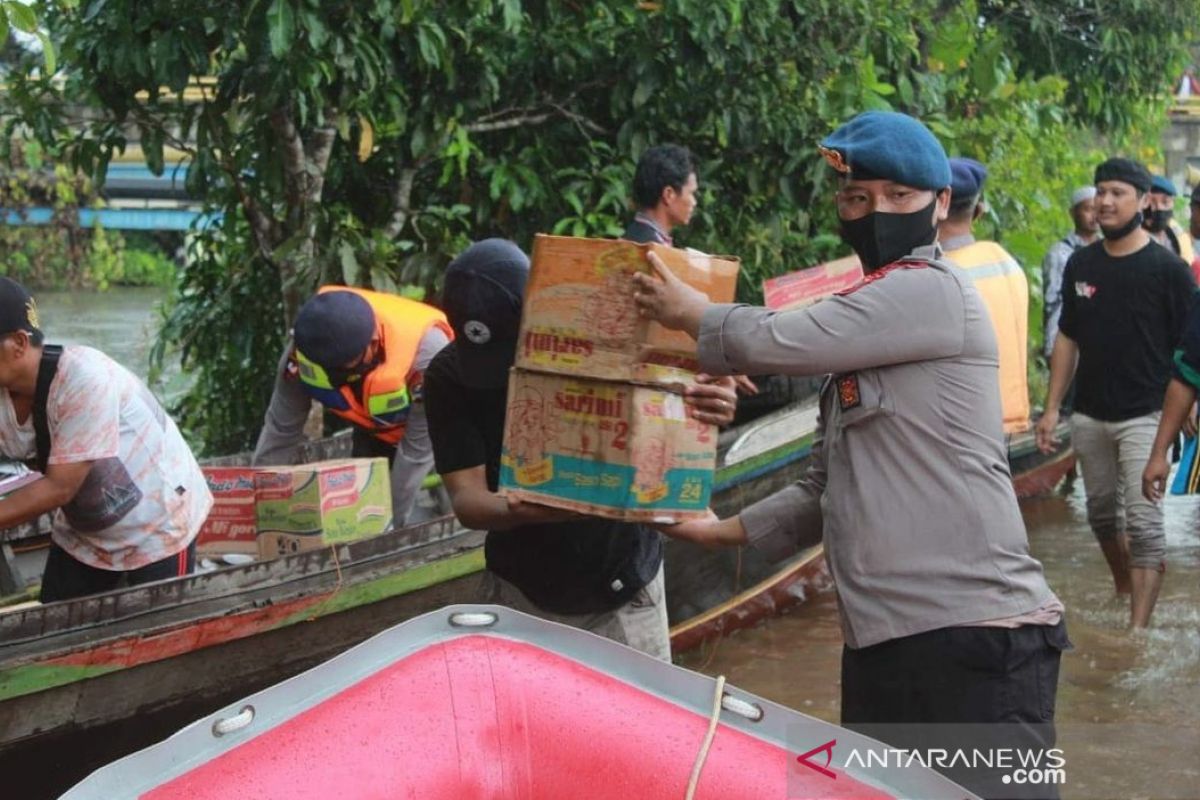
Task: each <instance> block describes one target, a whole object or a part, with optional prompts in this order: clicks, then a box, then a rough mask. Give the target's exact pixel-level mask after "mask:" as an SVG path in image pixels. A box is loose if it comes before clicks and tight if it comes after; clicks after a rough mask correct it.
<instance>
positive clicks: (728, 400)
mask: <svg viewBox="0 0 1200 800" xmlns="http://www.w3.org/2000/svg"><path fill="white" fill-rule="evenodd" d="M528 275H529V259H528V257H527V256H526V255H525V253H523V252H522V251H521V250H520V248H518V247H517V246H516V245H515V244H513V243H512V242H508V241H504V240H501V239H487V240H484V241H481V242H477V243H476V244H474V245H472V246H471V247H470V248H468V249H467V250H466V251H465V252H464V253H463V254H462V255H460V256H459V257H458V258H457V259H455V260H454V262H453V263H452V264H451V265H450V267H449V268H448V269H447V271H446V280H445V289H444V291H443V305H444V307H445V308H446V314H447V316H448V318H449V320H450V324H451V325H452V326H453V328H454V332H455V341H454V343H452V344H450V345H448V346H447V347H446V348H445V349H443V350H442V351H441V352H440V353H438V355H437V356H436V357H435V358H434V359H433V361H432V362H431V363H430V365H429V369H428V370H426V373H425V393H426V397H427V398H428V402H429V405H428V414H429V431H430V435H431V437H432V439H433V454H434V459H435V461H436V463H437V468H438V472H439V473H441V475H442V480H443V481H444V482H445V484H446V488H447V489H448V491H449V493H450V499H451V502H452V503H453V506H454V513H455V514H456V515H457V516H458V518H459V520H460V521H461V522H462V523H463V524H464V525H466V526H468V527H471V528H476V529H480V530H486V531H488V536H487V540H486V543H485V545H484V553H485V557H486V559H487V571H486V573H484V577H483V587H482V592H481V599H482V600H485V601H487V602H494V603H499V604H501V605H507V606H511V607H514V608H518V609H521V610H525V611H528V612H530V613H533V614H537V615H538V616H541V617H545V618H548V619H552V620H555V621H558V622H563V623H565V624H568V625H573V626H575V627H580V628H584V629H586V630H590V631H593V632H594V633H598V634H600V635H602V636H607V637H609V638H611V639H614V640H616V641H619V642H623V643H625V644H628V645H630V646H631V647H635V648H637V649H639V650H642V651H644V652H647V653H650V654H651V655H654V656H656V657H658V658H662V659H664V660H669V659H670V640H669V637H668V632H667V610H666V605H665V603H664V600H663V573H662V557H663V547H662V541H661V539H660V537H659V535H658V533H657V532H655V531H653V530H650V529H649V528H647V527H645V526H642V525H637V524H631V523H623V522H615V521H612V520H605V519H598V518H591V517H584V516H579V515H576V514H573V513H570V512H566V511H559V510H555V509H551V508H547V507H544V506H538V505H533V504H529V503H519V502H510V501H508V500H506V499H505V498H504V497H502V496H500V495H499V494H497V493H496V488H497V485H498V483H499V474H500V453H501V448H502V444H503V435H504V421H505V409H506V405H507V398H508V378H509V372H508V371H509V368H510V367H511V366H512V365H513V362H514V361H515V359H516V351H517V334H518V329H519V327H520V323H521V307H522V300H523V294H524V291H525V284H526V280H527V278H528ZM701 380H705V379H703V378H702V379H701ZM689 392H690V394H689V395H688V402H689V403H690V404H691V407H692V414H693V416H694V417H695V418H696V419H699V420H701V421H704V422H708V423H714V424H724V423H728V422H729V421H730V420H731V419H732V418H733V410H734V406H735V404H736V395H735V393H734V392H733V390H732V388H731V386H730V383H729V382H717V383H699V384H697V385H695V386H692V387H690V389H689Z"/></svg>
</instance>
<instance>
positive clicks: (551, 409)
mask: <svg viewBox="0 0 1200 800" xmlns="http://www.w3.org/2000/svg"><path fill="white" fill-rule="evenodd" d="M508 387H509V388H508V412H507V415H506V417H505V430H504V449H503V454H502V457H501V463H500V487H501V488H502V489H503V490H504V491H505V493H506V494H509V495H512V496H515V497H518V498H521V499H523V500H528V501H531V502H535V503H540V504H542V505H547V506H553V507H555V508H563V509H568V510H571V511H578V512H580V513H583V514H590V515H594V516H600V517H607V518H610V519H620V520H629V521H669V520H680V519H687V518H690V517H696V516H700V515H703V514H704V513H705V510H706V509H707V508H708V501H709V497H710V495H711V494H712V480H713V469H714V466H715V463H716V442H717V430H716V427H715V426H713V425H709V424H707V423H703V422H698V421H696V420H694V419H692V418H691V417H690V416H689V414H688V411H687V406H686V405H685V404H684V402H683V397H682V396H681V395H678V394H675V393H673V392H670V391H668V390H665V389H660V388H656V387H652V386H639V385H635V384H631V383H620V382H615V381H601V380H595V379H592V378H572V377H567V376H563V375H547V374H542V373H537V372H529V371H526V370H516V369H515V370H513V371H512V374H511V376H510V378H509V382H508Z"/></svg>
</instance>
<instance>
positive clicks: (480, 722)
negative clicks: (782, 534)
mask: <svg viewBox="0 0 1200 800" xmlns="http://www.w3.org/2000/svg"><path fill="white" fill-rule="evenodd" d="M707 727H708V720H707V719H705V718H703V717H702V716H701V715H698V714H696V713H693V712H692V711H689V710H687V709H685V708H682V707H680V706H677V705H675V704H673V703H670V702H668V701H666V700H664V699H661V698H659V697H657V696H655V695H653V694H650V693H648V692H644V691H641V690H639V689H637V688H636V687H634V686H631V685H630V684H627V683H624V682H621V681H618V680H616V679H614V678H612V677H609V676H608V675H606V674H604V673H602V672H599V671H596V670H594V669H591V668H589V667H587V666H584V665H583V664H580V663H578V662H576V661H573V660H571V659H568V658H565V657H563V656H560V655H557V654H555V653H552V652H549V651H547V650H543V649H541V648H538V647H534V646H531V645H528V644H525V643H521V642H516V641H511V640H508V639H501V638H496V637H493V636H480V635H475V636H466V637H462V638H458V639H455V640H451V641H447V642H443V643H439V644H436V645H433V646H430V647H427V648H425V649H423V650H421V651H418V652H417V653H415V654H413V655H411V656H409V657H407V658H404V659H401V660H399V661H397V662H394V663H392V664H390V665H389V666H387V667H386V668H384V669H382V670H380V671H379V672H376V673H374V674H372V675H371V676H370V677H367V678H365V679H363V680H361V681H359V682H357V683H355V684H353V685H351V686H349V687H347V688H346V689H344V690H342V691H340V692H339V693H337V694H335V695H333V696H332V697H330V698H329V699H327V700H325V701H324V702H322V703H320V704H319V705H316V706H314V707H312V708H310V709H308V710H307V711H305V712H303V713H301V714H299V715H297V716H295V717H293V718H291V719H289V720H287V721H286V722H283V723H282V724H280V725H278V726H276V727H274V728H272V729H270V730H267V731H266V732H264V733H262V734H261V735H258V736H256V737H254V738H252V739H249V740H247V741H246V742H244V743H243V744H241V745H240V746H238V747H236V748H234V749H232V750H229V751H227V752H225V753H223V754H221V755H219V756H218V757H216V758H214V759H213V760H211V761H208V762H206V763H204V764H202V765H200V766H198V767H196V768H195V769H193V770H191V771H189V772H187V773H185V774H183V775H180V776H179V777H177V778H175V779H173V780H171V781H170V782H168V783H166V784H165V785H163V786H161V787H159V788H157V789H154V790H152V791H150V792H148V793H146V794H143V795H142V797H145V798H152V799H153V800H166V799H167V798H187V799H188V800H208V799H209V798H211V800H218V798H219V799H220V800H229V798H275V797H277V798H285V797H286V798H289V800H306V799H307V798H312V799H313V800H316V799H317V798H330V797H342V798H383V797H388V798H401V797H414V798H417V797H419V798H422V800H438V799H439V798H445V800H450V799H451V798H454V800H461V798H485V797H486V798H505V799H507V798H512V799H513V800H515V799H516V798H521V800H543V799H544V800H562V798H571V797H588V798H593V799H594V800H609V799H611V800H626V798H630V797H648V798H649V797H654V798H657V797H663V798H665V797H683V795H684V790H685V788H686V787H687V783H688V778H689V775H690V772H691V769H692V763H693V761H694V760H695V758H696V754H697V752H698V750H699V749H700V745H701V742H702V740H703V738H704V734H705V731H706V729H707ZM797 744H799V743H797ZM796 755H797V754H796V753H790V752H788V751H787V750H785V749H783V748H781V747H779V746H777V745H774V744H772V743H770V742H765V741H762V740H760V739H756V738H754V737H751V736H749V735H747V734H745V733H742V732H741V731H738V730H735V729H733V728H729V727H728V726H725V725H722V726H721V727H720V729H719V731H718V733H717V736H716V739H715V740H714V743H713V746H712V749H711V751H710V752H709V755H708V758H707V761H706V762H705V766H704V771H703V773H702V776H701V780H700V783H699V789H698V792H697V794H696V797H697V798H708V799H709V800H718V799H719V800H739V799H740V798H746V800H749V799H750V798H766V797H774V798H784V797H805V798H825V797H838V798H884V797H891V796H892V795H891V794H886V793H883V792H881V791H880V790H878V789H875V788H873V787H871V786H868V785H866V784H864V783H861V782H859V781H856V780H855V779H854V778H852V777H851V776H849V775H847V774H845V773H844V772H838V773H836V778H833V779H831V778H829V777H826V776H825V775H822V774H820V773H818V772H817V771H815V770H811V769H801V770H797V769H796V767H795V766H794V762H795V760H796ZM798 772H804V773H808V774H798ZM789 773H790V775H789ZM789 781H790V782H789Z"/></svg>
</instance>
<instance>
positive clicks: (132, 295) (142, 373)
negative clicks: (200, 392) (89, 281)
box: [34, 287, 184, 400]
mask: <svg viewBox="0 0 1200 800" xmlns="http://www.w3.org/2000/svg"><path fill="white" fill-rule="evenodd" d="M166 296H167V292H166V290H165V289H158V288H129V287H118V288H114V289H110V290H108V291H106V292H35V293H34V298H35V299H36V300H37V304H38V315H39V316H40V317H41V323H42V330H43V331H44V332H45V334H46V341H48V342H53V343H55V344H84V345H87V346H89V347H94V348H96V349H97V350H101V351H103V352H104V353H106V354H107V355H108V356H109V357H110V358H112V359H113V360H114V361H116V362H118V363H119V364H121V365H122V366H124V367H125V368H126V369H128V370H129V371H131V372H132V373H133V374H134V375H137V376H138V377H139V378H141V379H143V380H146V377H147V375H148V374H149V371H150V349H151V347H153V346H154V340H155V338H156V336H157V334H158V328H159V325H160V323H161V319H162V317H161V312H160V311H159V308H160V306H161V304H162V302H163V300H164V299H165V298H166ZM164 373H165V377H164V378H162V379H160V380H159V381H158V382H157V383H155V384H152V385H151V386H150V388H151V389H153V390H154V392H155V394H157V395H158V396H159V397H160V398H163V399H166V400H171V399H174V398H175V397H177V396H178V394H179V393H180V392H181V391H182V390H183V388H184V381H183V380H182V377H181V376H180V374H179V369H178V366H177V364H175V363H173V362H171V363H170V364H169V365H168V366H167V368H166V369H165V370H164Z"/></svg>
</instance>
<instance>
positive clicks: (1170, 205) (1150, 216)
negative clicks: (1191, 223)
mask: <svg viewBox="0 0 1200 800" xmlns="http://www.w3.org/2000/svg"><path fill="white" fill-rule="evenodd" d="M1176 194H1178V192H1177V191H1176V190H1175V183H1174V182H1173V181H1172V180H1171V179H1170V178H1168V177H1166V176H1164V175H1154V176H1152V177H1151V179H1150V191H1149V193H1148V194H1147V195H1146V211H1145V212H1144V214H1143V219H1142V227H1143V228H1145V229H1146V230H1147V231H1148V232H1149V233H1150V238H1151V239H1153V240H1154V241H1156V242H1158V243H1159V244H1161V245H1162V246H1163V247H1165V248H1167V249H1168V250H1170V251H1171V252H1172V253H1174V254H1175V255H1177V256H1179V257H1180V258H1182V259H1183V260H1184V261H1186V262H1187V263H1188V264H1191V263H1192V259H1193V258H1195V257H1196V256H1195V250H1194V247H1193V244H1192V238H1191V237H1190V236H1188V234H1187V232H1186V231H1184V230H1183V228H1181V227H1179V224H1178V223H1176V222H1175V220H1174V216H1175V196H1176Z"/></svg>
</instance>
